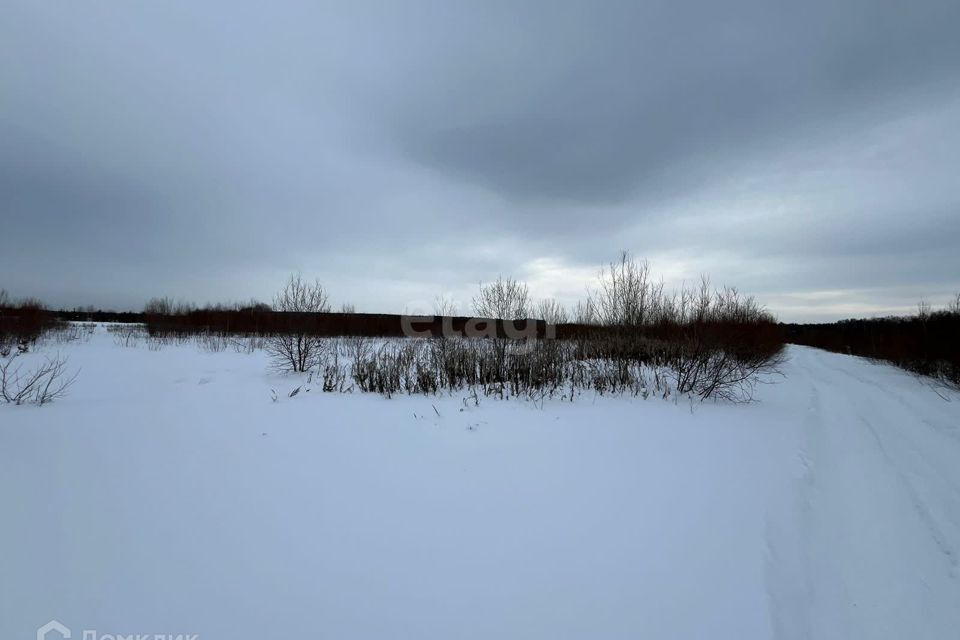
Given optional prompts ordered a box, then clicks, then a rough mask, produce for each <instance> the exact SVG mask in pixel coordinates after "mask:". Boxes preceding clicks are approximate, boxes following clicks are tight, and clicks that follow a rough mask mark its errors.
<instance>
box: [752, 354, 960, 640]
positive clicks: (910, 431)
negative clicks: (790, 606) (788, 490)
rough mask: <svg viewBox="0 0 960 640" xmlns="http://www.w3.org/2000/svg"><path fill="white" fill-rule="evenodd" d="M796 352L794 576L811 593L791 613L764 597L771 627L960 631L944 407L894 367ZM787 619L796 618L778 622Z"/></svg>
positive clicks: (956, 493)
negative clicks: (805, 388)
mask: <svg viewBox="0 0 960 640" xmlns="http://www.w3.org/2000/svg"><path fill="white" fill-rule="evenodd" d="M791 354H792V355H793V356H794V357H793V362H792V363H791V365H790V374H789V375H791V376H793V377H794V379H795V380H796V379H798V378H799V379H802V380H803V381H804V382H807V383H809V385H810V398H811V400H810V402H809V403H808V406H807V407H806V411H805V413H804V414H803V417H802V419H801V420H800V421H799V428H800V429H801V431H802V433H801V436H800V437H801V443H802V444H801V445H800V447H801V450H802V452H803V456H804V458H805V460H806V464H807V470H806V471H805V473H804V476H803V479H802V482H800V483H798V492H799V494H800V496H801V497H800V499H799V500H798V505H799V506H798V515H797V516H796V520H795V521H796V522H797V523H798V525H797V529H798V531H799V537H800V541H799V544H798V545H797V547H798V549H799V551H798V553H799V555H800V558H801V559H802V560H801V561H802V562H803V563H805V571H804V572H802V573H799V574H797V575H794V576H793V578H794V579H797V580H802V581H804V582H803V584H806V585H808V586H807V587H806V588H807V589H809V592H810V594H809V602H806V603H802V602H795V603H794V605H795V607H796V608H795V609H794V610H793V611H788V612H786V613H785V611H784V606H783V603H782V602H778V601H777V599H776V598H775V597H773V596H771V600H772V605H773V615H774V620H775V625H774V629H775V634H776V635H777V637H782V638H795V637H812V638H827V637H830V638H834V637H835V638H845V639H846V638H871V640H872V639H873V638H897V639H899V638H902V637H907V636H910V637H920V638H926V637H931V638H939V637H952V635H950V634H953V633H955V631H956V629H957V628H960V580H958V576H957V564H958V563H957V553H956V549H957V548H958V544H960V472H958V469H960V464H958V461H960V447H958V444H960V443H958V441H957V440H956V438H955V436H954V433H953V431H954V430H953V429H952V428H949V429H947V430H945V428H944V427H943V426H942V425H943V424H947V425H949V424H950V422H949V420H950V415H949V414H948V412H945V411H944V409H943V407H942V406H941V405H938V404H936V403H935V401H934V400H933V399H931V398H929V397H927V396H929V394H926V396H924V397H920V394H921V392H922V390H920V389H919V387H917V388H916V389H914V388H911V387H909V386H906V387H905V386H904V385H905V384H907V383H906V381H907V380H911V381H912V379H910V378H908V377H905V376H902V375H899V372H898V371H895V370H892V369H890V368H889V367H885V366H882V365H881V366H878V365H873V364H870V365H869V366H870V368H869V369H868V368H866V367H865V366H864V364H863V363H862V361H859V360H857V359H853V358H849V357H846V356H840V355H837V354H829V353H826V352H819V351H816V350H813V349H796V348H792V349H791ZM848 369H855V370H856V373H853V372H851V371H850V370H848ZM913 383H914V384H916V383H915V382H913ZM890 385H897V391H894V390H893V389H890V388H889V386H890ZM911 394H913V395H915V396H917V397H915V398H911ZM939 402H942V400H940V401H939ZM945 404H946V403H945ZM950 406H955V405H950ZM798 409H799V408H798ZM798 413H799V411H798ZM807 505H809V509H807ZM781 579H783V576H782V575H781ZM770 586H771V589H772V590H773V591H777V590H778V589H779V591H780V592H783V591H784V589H783V588H782V587H777V586H776V581H775V580H774V581H773V582H772V583H771V584H770ZM891 612H893V614H894V615H891ZM785 616H786V618H787V619H792V620H793V624H791V625H789V626H788V625H785V624H782V621H783V620H784V617H785ZM802 616H807V619H806V622H805V623H804V622H803V621H798V619H799V618H801V617H802ZM778 622H779V625H778ZM804 633H805V634H806V635H804Z"/></svg>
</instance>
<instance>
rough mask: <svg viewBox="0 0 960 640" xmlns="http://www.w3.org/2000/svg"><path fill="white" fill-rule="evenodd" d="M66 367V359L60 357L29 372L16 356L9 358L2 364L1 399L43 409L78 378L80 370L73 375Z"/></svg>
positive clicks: (50, 358)
mask: <svg viewBox="0 0 960 640" xmlns="http://www.w3.org/2000/svg"><path fill="white" fill-rule="evenodd" d="M66 366H67V358H61V357H60V354H57V355H55V356H53V357H47V358H45V359H44V361H43V362H42V363H40V364H39V365H37V366H36V367H33V368H30V369H24V368H23V363H22V362H21V361H20V359H19V358H18V357H17V356H16V355H15V356H13V357H11V358H9V359H7V360H6V362H2V363H0V400H3V401H4V402H7V403H10V404H18V405H19V404H35V405H37V406H42V405H45V404H47V403H49V402H53V401H54V400H56V399H58V398H62V397H63V396H64V395H66V393H67V390H68V389H69V388H70V386H71V385H73V383H74V382H75V381H76V379H77V376H78V375H79V371H77V372H75V373H73V374H72V375H70V374H69V373H68V372H67V370H66Z"/></svg>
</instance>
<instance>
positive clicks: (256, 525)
mask: <svg viewBox="0 0 960 640" xmlns="http://www.w3.org/2000/svg"><path fill="white" fill-rule="evenodd" d="M58 347H59V349H60V350H61V351H62V352H63V353H65V354H67V355H69V356H70V362H71V365H73V366H78V367H82V371H81V376H80V378H78V382H77V384H76V386H75V387H74V388H73V389H72V390H71V394H70V396H69V397H67V398H65V399H63V400H61V401H58V402H56V403H54V404H53V405H50V406H46V407H42V408H36V407H11V406H0V509H2V511H0V513H2V514H3V521H2V526H0V638H2V639H3V640H8V639H9V640H17V639H19V638H26V639H29V638H33V637H35V632H36V630H37V628H38V627H39V626H40V625H42V624H44V623H46V622H47V621H49V620H51V619H57V620H59V621H60V622H61V623H63V624H64V625H66V626H67V627H68V628H70V629H71V630H72V632H73V637H76V638H79V637H82V636H83V632H84V631H86V630H95V631H96V632H97V634H99V635H98V636H97V637H99V636H102V635H125V636H126V635H137V634H167V633H169V634H173V635H177V634H184V635H185V636H186V635H190V634H197V635H199V638H201V639H202V640H217V639H219V638H231V639H238V638H239V639H251V640H254V639H260V638H278V637H311V638H323V637H329V638H337V639H341V638H418V639H424V638H444V639H446V638H494V637H496V638H551V639H555V638H590V639H597V638H599V639H606V638H637V637H643V638H664V639H667V638H670V639H675V638H690V639H698V638H737V639H738V640H739V639H767V638H773V639H783V640H794V639H808V640H809V639H821V638H822V639H834V638H836V639H843V640H858V639H864V640H878V639H885V638H890V639H897V640H902V639H903V638H910V639H911V640H927V639H930V640H941V639H942V640H947V639H952V638H956V637H958V629H960V567H958V555H957V554H958V553H960V394H957V393H955V392H947V391H944V390H938V391H935V390H934V389H932V388H931V387H930V386H929V384H927V383H926V382H924V381H922V380H919V379H917V378H915V377H913V376H911V375H910V374H908V373H905V372H903V371H900V370H897V369H895V368H893V367H889V366H885V365H877V364H872V363H869V362H866V361H864V360H861V359H857V358H851V357H847V356H843V355H837V354H831V353H827V352H823V351H817V350H814V349H809V348H802V347H790V349H789V356H790V359H789V361H788V363H787V364H786V365H785V367H784V374H785V377H784V378H782V379H779V380H778V381H777V383H776V384H769V385H763V386H761V387H760V388H759V389H758V393H757V400H758V402H756V403H753V404H749V405H723V404H712V403H706V404H697V405H693V406H691V404H690V403H689V402H686V401H683V400H682V401H680V402H678V403H674V402H673V401H664V400H661V399H653V398H651V399H650V400H646V401H645V400H642V399H640V398H609V397H601V398H588V397H582V398H578V399H577V401H576V402H572V403H571V402H569V401H560V400H554V401H546V402H545V403H543V405H542V406H541V405H540V404H539V403H532V402H529V401H523V400H510V401H501V400H489V399H481V401H480V403H479V406H476V405H475V404H474V403H473V402H472V401H466V399H465V396H466V395H467V394H465V393H463V394H458V395H452V396H434V397H395V398H393V399H390V400H387V399H383V398H380V397H378V396H373V395H361V394H352V395H350V394H347V395H337V394H324V393H321V392H319V391H318V390H316V389H314V390H313V391H312V392H307V391H303V392H301V393H299V394H298V395H296V397H293V398H290V397H288V396H287V392H289V391H290V390H292V389H293V388H295V387H296V386H298V385H300V384H302V383H303V380H299V379H296V378H289V377H279V376H276V375H273V374H270V373H268V372H267V367H266V361H265V358H264V356H263V354H262V353H253V354H245V353H244V354H240V353H234V352H232V351H225V352H220V353H204V352H200V351H198V350H197V348H196V347H195V346H194V345H184V346H179V347H176V346H169V347H165V348H163V349H162V350H159V351H152V350H148V349H146V348H144V347H136V348H127V347H123V346H117V345H116V344H115V343H114V341H113V339H112V338H111V337H110V336H107V335H106V334H105V333H104V332H103V331H100V332H98V333H97V335H96V336H94V338H93V339H92V340H91V341H90V342H88V343H80V344H70V345H59V346H58ZM271 389H277V390H279V392H280V393H279V394H278V395H279V400H278V401H277V402H273V401H272V400H271ZM941 396H942V397H941ZM150 637H153V635H150Z"/></svg>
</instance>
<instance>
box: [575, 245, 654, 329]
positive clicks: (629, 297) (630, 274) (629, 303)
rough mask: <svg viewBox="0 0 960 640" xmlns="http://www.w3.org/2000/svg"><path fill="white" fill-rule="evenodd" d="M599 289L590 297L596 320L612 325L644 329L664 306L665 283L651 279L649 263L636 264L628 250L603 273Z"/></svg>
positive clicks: (602, 271) (601, 272)
mask: <svg viewBox="0 0 960 640" xmlns="http://www.w3.org/2000/svg"><path fill="white" fill-rule="evenodd" d="M597 284H598V288H597V290H596V291H594V292H592V293H591V294H590V296H589V303H590V305H591V306H592V307H593V312H594V314H595V315H596V317H597V319H598V320H599V321H600V322H601V323H603V324H606V325H610V326H641V325H644V324H646V323H648V322H651V321H652V320H653V319H654V318H655V317H656V315H657V313H658V312H659V306H660V304H661V303H662V297H663V283H662V282H661V283H653V282H651V279H650V263H649V262H647V261H646V260H642V261H640V262H637V261H636V260H634V259H633V258H632V257H631V256H630V254H629V253H628V252H626V251H622V252H621V253H620V259H619V260H618V261H617V262H611V263H610V265H609V267H608V268H604V269H601V270H600V274H599V276H598V283H597Z"/></svg>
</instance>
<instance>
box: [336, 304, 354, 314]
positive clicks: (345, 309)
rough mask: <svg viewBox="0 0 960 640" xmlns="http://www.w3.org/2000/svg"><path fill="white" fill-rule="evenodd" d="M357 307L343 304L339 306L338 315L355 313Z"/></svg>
mask: <svg viewBox="0 0 960 640" xmlns="http://www.w3.org/2000/svg"><path fill="white" fill-rule="evenodd" d="M356 312H357V307H356V306H355V305H353V304H351V303H349V302H344V303H343V304H342V305H340V313H356Z"/></svg>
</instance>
